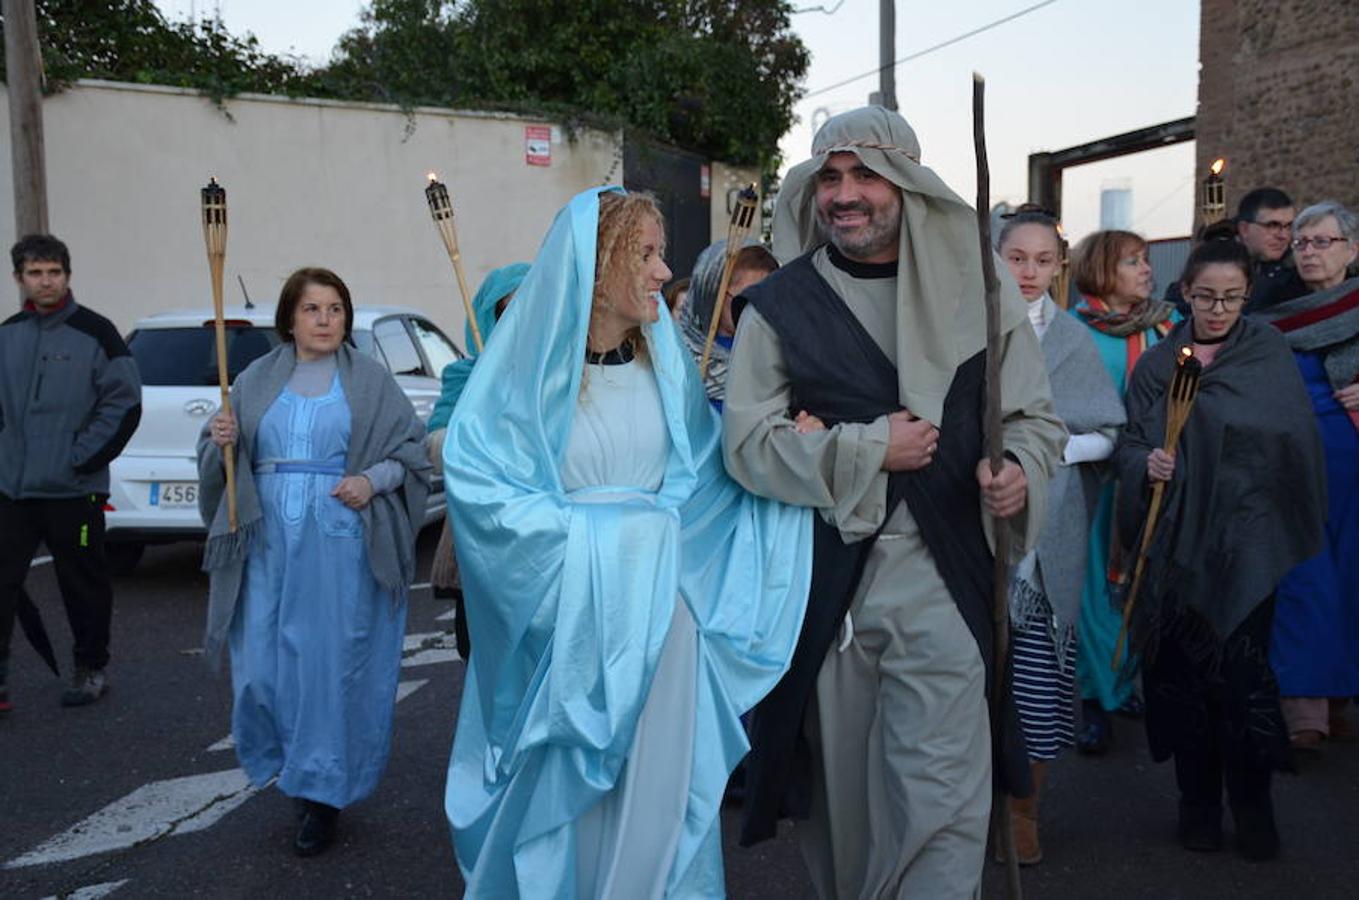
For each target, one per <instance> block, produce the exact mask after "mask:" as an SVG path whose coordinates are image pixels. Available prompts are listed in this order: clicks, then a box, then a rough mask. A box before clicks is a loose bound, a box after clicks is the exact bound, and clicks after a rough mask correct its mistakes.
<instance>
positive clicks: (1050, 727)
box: [999, 210, 1124, 865]
mask: <svg viewBox="0 0 1359 900" xmlns="http://www.w3.org/2000/svg"><path fill="white" fill-rule="evenodd" d="M999 251H1000V255H1001V258H1002V259H1004V260H1005V263H1006V265H1007V266H1008V267H1009V269H1010V274H1011V275H1013V276H1014V277H1015V281H1017V282H1018V283H1019V292H1020V294H1022V295H1023V297H1024V300H1025V301H1026V302H1027V304H1028V310H1029V324H1031V325H1032V326H1033V330H1034V332H1035V333H1036V334H1037V335H1038V340H1039V343H1040V344H1041V345H1042V348H1043V359H1044V362H1045V363H1046V366H1047V371H1048V380H1049V382H1050V383H1051V385H1052V402H1053V406H1054V407H1055V408H1056V411H1057V415H1058V416H1059V417H1060V418H1061V419H1062V424H1064V425H1065V426H1066V429H1067V431H1068V432H1069V433H1070V437H1069V438H1068V439H1067V441H1066V446H1065V448H1064V450H1063V453H1062V459H1061V464H1060V465H1059V466H1058V467H1057V468H1056V470H1055V471H1054V473H1053V477H1052V481H1051V483H1050V485H1049V488H1048V491H1049V494H1048V497H1049V500H1048V509H1047V514H1046V518H1045V519H1044V522H1043V528H1042V531H1041V532H1040V534H1039V538H1038V544H1037V546H1036V547H1035V549H1034V550H1032V551H1031V552H1030V553H1028V554H1027V555H1026V556H1025V557H1024V559H1023V560H1022V561H1021V562H1020V563H1019V566H1018V567H1017V569H1016V571H1015V575H1014V579H1013V581H1012V582H1011V589H1010V621H1011V627H1012V628H1013V632H1012V646H1013V648H1014V695H1015V706H1016V708H1017V709H1018V710H1019V721H1020V725H1021V726H1022V728H1023V730H1024V746H1025V749H1026V751H1027V753H1028V757H1029V766H1030V771H1031V772H1032V774H1033V786H1034V791H1033V794H1032V795H1031V796H1029V797H1026V798H1023V799H1019V798H1016V799H1012V800H1011V801H1010V821H1011V827H1012V828H1013V830H1014V838H1015V853H1016V855H1017V856H1018V857H1019V863H1020V864H1021V865H1034V864H1036V863H1038V862H1041V861H1042V859H1043V850H1042V847H1041V845H1040V843H1039V840H1038V805H1039V796H1040V794H1041V792H1042V788H1043V783H1044V780H1045V775H1046V772H1047V764H1048V763H1049V762H1050V761H1051V760H1054V759H1056V758H1057V755H1058V754H1059V753H1061V751H1062V750H1063V749H1064V748H1066V747H1070V746H1071V744H1072V742H1073V739H1074V731H1075V709H1074V702H1073V695H1074V686H1075V677H1076V672H1075V669H1076V621H1077V619H1078V618H1079V617H1080V609H1081V592H1082V589H1083V586H1084V583H1085V567H1086V560H1087V556H1088V545H1089V537H1090V535H1089V532H1090V518H1091V515H1092V514H1093V513H1094V510H1095V501H1096V500H1097V499H1098V497H1099V492H1100V481H1101V472H1100V470H1101V469H1102V468H1103V466H1102V465H1101V463H1102V461H1103V460H1107V459H1108V458H1109V457H1110V456H1111V455H1112V454H1113V452H1114V441H1115V439H1116V438H1117V437H1118V429H1119V427H1120V426H1122V425H1123V421H1124V415H1123V399H1122V397H1121V396H1119V393H1118V392H1117V391H1115V390H1114V384H1113V382H1112V381H1110V380H1109V374H1108V372H1107V371H1106V370H1105V368H1104V366H1103V364H1102V363H1101V360H1100V356H1099V351H1097V350H1096V349H1095V342H1094V340H1093V339H1092V338H1091V337H1090V331H1089V329H1086V328H1082V327H1081V324H1080V323H1079V322H1077V321H1076V319H1075V318H1074V317H1073V316H1069V315H1067V314H1066V313H1065V311H1064V310H1062V309H1060V308H1058V306H1057V304H1056V303H1055V302H1054V301H1053V299H1052V296H1051V295H1050V294H1049V289H1050V288H1051V286H1052V282H1053V279H1054V277H1055V276H1056V274H1057V269H1058V266H1059V265H1060V264H1061V260H1062V237H1061V234H1060V233H1059V232H1058V230H1057V222H1056V220H1055V219H1053V218H1052V217H1051V216H1049V215H1048V214H1046V213H1044V212H1041V211H1037V210H1021V211H1020V212H1019V213H1017V214H1015V215H1013V216H1011V217H1009V219H1007V220H1006V222H1005V225H1004V227H1003V228H1001V231H1000V243H999Z"/></svg>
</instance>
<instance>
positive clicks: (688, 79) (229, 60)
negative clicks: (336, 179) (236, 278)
mask: <svg viewBox="0 0 1359 900" xmlns="http://www.w3.org/2000/svg"><path fill="white" fill-rule="evenodd" d="M37 8H38V23H39V25H38V27H39V33H40V35H41V40H42V43H43V60H44V64H45V67H46V74H47V77H48V83H49V87H50V88H53V89H59V88H60V87H61V86H63V85H64V84H66V83H69V82H70V81H72V80H74V79H76V78H82V77H85V78H106V79H111V80H116V81H134V82H139V83H146V84H169V85H176V86H181V87H190V88H196V89H198V90H201V91H203V92H204V93H206V94H209V95H210V96H212V97H214V98H216V99H218V100H221V99H222V98H225V97H229V96H231V95H232V94H236V93H240V92H245V91H253V92H261V93H282V94H288V95H292V96H300V95H308V96H319V97H328V98H334V99H341V100H375V101H381V102H387V103H396V104H399V105H401V106H402V107H404V108H407V109H410V108H412V107H415V106H420V105H432V106H445V107H448V106H453V107H477V108H494V109H506V110H514V111H525V112H530V111H531V112H534V113H537V114H542V115H546V116H551V117H553V118H557V119H561V120H563V121H565V122H567V123H568V124H570V123H571V122H585V123H590V122H593V123H601V124H608V125H623V126H627V127H631V128H635V129H639V130H641V131H643V132H645V133H647V134H649V135H651V136H653V137H656V138H658V139H660V140H664V141H669V142H672V143H676V144H680V145H681V146H685V147H689V148H692V149H695V150H698V151H700V152H703V153H705V154H708V155H710V156H713V157H716V158H719V159H725V160H729V161H732V162H736V163H743V164H760V165H763V166H765V167H766V168H772V167H773V165H774V163H775V162H776V160H777V156H776V154H777V144H778V139H779V137H780V136H781V135H782V134H783V133H784V132H785V131H786V130H787V129H788V127H789V126H790V125H791V124H792V119H793V112H792V109H793V104H794V102H795V101H796V100H797V98H798V96H799V92H800V87H799V85H800V82H801V80H802V77H803V76H804V74H805V73H806V69H807V62H808V53H807V49H806V47H805V46H804V45H803V44H802V42H801V40H800V39H799V38H798V37H797V36H796V35H795V34H794V33H793V32H792V31H791V29H790V26H789V14H790V6H789V4H788V2H786V0H372V2H371V3H370V5H369V6H368V7H366V8H365V10H364V12H363V13H362V15H361V19H360V24H359V26H358V27H357V28H355V29H353V30H352V31H350V32H348V33H347V34H345V35H344V36H343V37H342V38H341V39H340V41H339V44H338V46H337V47H336V48H335V51H334V53H333V56H332V59H331V60H330V62H329V64H328V65H326V66H324V67H322V68H319V69H309V68H308V67H306V66H305V65H304V64H302V62H301V61H299V60H296V59H291V58H288V57H279V56H274V55H271V54H267V53H264V52H263V51H262V50H261V49H260V47H259V44H258V42H257V41H256V40H255V38H254V37H253V36H251V35H248V34H247V35H245V36H244V37H237V36H235V35H232V34H230V33H228V32H227V31H226V30H225V29H224V28H223V27H222V25H221V23H220V22H217V21H215V20H211V19H204V20H202V21H199V22H169V21H167V20H166V19H165V17H164V16H163V15H162V14H161V13H160V11H159V10H158V9H157V8H156V6H155V5H154V3H152V2H151V0H37Z"/></svg>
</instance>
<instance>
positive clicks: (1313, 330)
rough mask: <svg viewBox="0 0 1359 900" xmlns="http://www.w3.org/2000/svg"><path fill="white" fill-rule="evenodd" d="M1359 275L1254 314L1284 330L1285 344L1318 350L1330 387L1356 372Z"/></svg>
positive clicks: (1342, 383)
mask: <svg viewBox="0 0 1359 900" xmlns="http://www.w3.org/2000/svg"><path fill="white" fill-rule="evenodd" d="M1356 297H1359V278H1351V279H1349V280H1348V281H1342V282H1341V283H1340V284H1338V285H1336V286H1335V287H1333V288H1330V289H1328V290H1324V291H1317V292H1316V293H1314V294H1308V295H1306V296H1305V297H1299V298H1297V299H1296V300H1289V301H1287V302H1285V303H1279V304H1276V305H1274V306H1271V307H1269V308H1268V309H1264V310H1261V311H1260V312H1258V313H1256V314H1255V316H1254V317H1255V318H1256V319H1259V320H1261V321H1264V322H1269V323H1270V324H1271V325H1273V326H1274V327H1276V328H1278V329H1279V330H1280V331H1282V332H1283V333H1284V337H1285V338H1287V339H1288V346H1289V347H1291V348H1292V349H1294V350H1302V351H1304V352H1317V351H1320V352H1321V354H1322V356H1323V357H1324V359H1323V365H1324V366H1325V368H1326V375H1327V377H1328V378H1329V379H1330V381H1331V387H1333V388H1335V389H1336V390H1340V389H1341V388H1343V387H1347V386H1349V385H1351V384H1353V383H1354V381H1355V378H1356V376H1359V302H1355V298H1356Z"/></svg>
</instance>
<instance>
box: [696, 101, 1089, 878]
mask: <svg viewBox="0 0 1359 900" xmlns="http://www.w3.org/2000/svg"><path fill="white" fill-rule="evenodd" d="M812 151H813V156H812V159H810V160H809V161H807V162H805V163H803V164H801V165H799V166H796V167H795V168H794V169H793V170H791V171H790V172H789V174H788V177H787V178H786V179H785V182H784V186H783V188H782V190H781V191H780V193H779V198H778V203H777V208H776V211H775V217H774V223H773V228H774V253H775V255H776V256H778V257H779V259H780V260H781V261H783V262H785V263H786V265H785V267H784V268H782V269H780V270H779V271H778V272H776V273H774V274H772V275H770V276H769V277H768V278H767V279H765V280H764V281H763V282H761V283H760V284H759V285H757V286H755V287H753V288H751V289H749V290H747V291H746V292H745V293H744V294H743V295H742V296H741V297H740V298H738V303H737V307H738V310H739V316H740V318H739V325H738V330H737V334H736V343H735V347H734V350H733V352H732V360H731V368H730V372H729V375H728V380H727V400H726V407H725V410H724V413H723V421H724V438H723V441H724V450H725V458H726V464H727V468H728V470H729V471H730V472H731V474H732V475H733V476H734V477H735V478H736V479H737V480H738V481H739V482H741V483H742V484H743V485H744V486H745V487H746V488H748V489H749V490H751V491H753V492H754V493H757V494H762V495H765V496H768V497H772V498H776V499H778V500H782V501H783V502H786V503H793V504H800V505H804V506H811V507H815V508H816V509H817V510H818V511H819V512H820V515H819V516H818V517H817V531H816V540H815V562H814V568H813V582H812V592H811V599H810V603H809V606H808V611H807V617H806V621H805V623H804V626H803V632H802V635H801V638H800V640H799V644H798V649H797V654H796V656H795V658H794V661H793V664H792V667H791V668H790V670H789V672H788V674H787V675H786V676H785V677H784V679H783V681H782V682H781V683H780V685H779V686H778V688H776V689H775V691H774V692H773V693H772V694H771V695H770V696H769V697H768V698H767V699H766V700H765V702H764V703H763V704H762V705H761V706H760V707H758V708H757V710H756V713H755V717H754V721H753V723H752V734H753V749H752V753H751V756H750V758H749V774H748V779H749V787H748V793H747V799H746V821H745V823H744V829H743V833H742V842H743V843H746V844H750V843H754V842H756V841H759V840H762V839H764V838H767V837H771V836H772V835H773V833H774V830H775V827H776V824H777V821H778V819H779V818H780V817H783V816H788V815H791V816H792V817H794V818H795V819H796V820H797V824H796V831H797V836H798V839H799V843H800V845H801V848H802V851H803V855H804V858H805V859H806V862H807V865H808V868H809V870H810V871H811V875H812V880H813V882H814V883H815V886H816V888H817V891H818V893H819V894H820V895H821V896H822V897H826V898H879V897H928V898H931V900H939V898H951V897H972V896H976V895H977V893H978V892H979V889H980V881H981V870H982V865H983V861H984V855H985V845H986V836H987V821H988V816H989V814H990V807H991V794H992V787H993V764H992V763H993V745H994V747H995V760H996V762H997V766H996V767H995V768H994V777H995V778H996V779H997V781H998V784H999V786H1000V787H1001V788H1003V789H1007V790H1009V791H1011V792H1012V793H1015V794H1016V795H1020V796H1022V795H1024V794H1026V793H1027V792H1028V790H1029V785H1028V772H1027V766H1026V764H1025V755H1024V752H1023V746H1022V737H1021V736H1020V733H1019V729H1018V727H1017V724H1016V722H1015V719H1014V714H1013V705H1012V703H1010V702H1009V692H1008V689H1007V690H1006V691H1004V695H1003V696H1002V697H1001V698H1000V701H1001V708H1002V715H1001V716H1000V721H1001V723H1002V727H1001V733H1000V734H999V735H994V736H993V735H992V733H991V723H990V718H989V716H988V706H987V698H988V694H989V692H990V684H991V679H990V676H989V672H990V667H991V665H992V659H991V657H992V653H993V649H992V648H993V634H992V624H991V612H990V610H991V603H992V597H993V596H994V593H993V583H992V582H993V575H992V571H993V557H992V537H993V528H994V525H993V522H994V521H996V520H1001V521H1003V525H1002V526H1001V527H1006V528H1010V529H1012V537H1013V540H1012V547H1013V548H1014V552H1015V554H1016V556H1015V559H1018V557H1019V556H1020V555H1022V554H1023V552H1025V550H1026V548H1027V546H1028V544H1029V541H1030V540H1031V539H1034V538H1036V536H1037V530H1038V525H1039V524H1041V522H1042V521H1043V508H1044V498H1045V490H1046V486H1047V481H1048V478H1049V476H1050V474H1051V472H1052V470H1053V467H1054V466H1055V465H1056V464H1057V460H1058V458H1059V456H1060V450H1061V447H1062V445H1063V443H1064V441H1065V437H1066V435H1065V431H1064V429H1063V427H1062V424H1061V422H1060V420H1059V419H1058V418H1057V417H1056V415H1055V413H1054V412H1053V407H1052V400H1051V395H1050V392H1049V389H1048V382H1047V374H1046V370H1045V367H1044V363H1043V355H1042V351H1041V349H1040V347H1039V344H1038V340H1037V338H1036V337H1035V335H1034V332H1033V329H1032V327H1031V326H1030V325H1029V323H1028V320H1027V316H1026V313H1025V308H1024V303H1023V300H1022V299H1021V297H1020V295H1019V292H1018V289H1017V287H1016V286H1015V285H1014V283H1013V282H1012V281H1010V280H1009V279H1008V278H1006V279H1005V280H1004V281H1003V288H1002V297H1001V340H1000V361H1001V371H1000V381H1001V398H1000V400H1001V410H1002V415H1003V418H1004V433H1003V441H1004V449H1005V457H1006V461H1005V464H1004V467H1003V468H1002V470H1001V471H1000V473H999V474H998V475H996V476H994V477H992V475H991V471H990V468H989V465H988V464H987V463H986V462H985V460H984V456H985V448H984V441H983V435H982V410H983V408H984V401H985V389H984V388H985V345H986V327H985V323H986V314H985V303H984V288H983V284H982V274H981V259H980V256H979V253H978V243H979V242H978V238H977V225H976V218H975V214H974V212H973V211H972V209H971V208H970V207H969V206H968V205H967V204H966V203H965V202H963V201H962V200H961V199H960V198H959V197H958V196H957V195H956V194H955V193H954V192H953V191H952V190H950V189H949V188H948V187H947V186H946V185H945V184H944V183H943V182H942V181H941V180H940V179H939V178H938V176H936V175H935V174H934V173H933V172H932V171H930V170H929V169H927V168H925V167H924V166H922V165H921V164H920V146H919V143H918V142H917V140H916V137H915V133H914V132H913V131H912V130H911V128H910V126H909V125H907V124H906V121H905V120H904V119H902V118H901V117H900V116H899V115H897V114H896V113H893V112H890V111H887V110H885V109H882V108H876V107H870V108H864V109H859V110H855V111H852V112H849V113H845V114H843V115H840V116H837V117H835V118H832V119H831V120H830V121H828V122H827V123H826V124H825V125H824V126H823V127H822V128H821V129H820V131H818V132H817V135H816V137H815V139H814V141H813V147H812ZM999 268H1000V269H1001V271H1004V267H1003V266H1001V267H999Z"/></svg>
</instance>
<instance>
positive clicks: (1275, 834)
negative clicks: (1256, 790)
mask: <svg viewBox="0 0 1359 900" xmlns="http://www.w3.org/2000/svg"><path fill="white" fill-rule="evenodd" d="M1232 818H1233V819H1234V820H1236V850H1237V852H1238V853H1240V854H1241V855H1242V856H1243V857H1245V858H1246V859H1249V860H1251V861H1253V862H1263V861H1264V860H1267V859H1274V858H1275V857H1276V856H1278V855H1279V829H1278V828H1277V827H1275V825H1274V805H1273V804H1272V803H1271V802H1270V801H1269V798H1267V797H1266V798H1265V799H1264V801H1263V802H1261V801H1258V800H1257V801H1254V802H1251V803H1233V804H1232Z"/></svg>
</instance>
